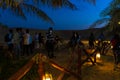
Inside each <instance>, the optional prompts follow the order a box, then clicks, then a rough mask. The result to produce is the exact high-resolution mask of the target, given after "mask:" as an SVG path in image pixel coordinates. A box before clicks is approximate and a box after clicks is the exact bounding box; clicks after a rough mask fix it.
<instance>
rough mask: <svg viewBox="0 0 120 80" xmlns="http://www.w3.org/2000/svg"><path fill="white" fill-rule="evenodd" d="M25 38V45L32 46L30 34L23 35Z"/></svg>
mask: <svg viewBox="0 0 120 80" xmlns="http://www.w3.org/2000/svg"><path fill="white" fill-rule="evenodd" d="M23 38H24V42H23V43H24V45H29V44H30V34H29V33H25V34H24V35H23Z"/></svg>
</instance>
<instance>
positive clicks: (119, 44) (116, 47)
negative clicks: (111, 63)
mask: <svg viewBox="0 0 120 80" xmlns="http://www.w3.org/2000/svg"><path fill="white" fill-rule="evenodd" d="M111 43H112V46H113V54H114V59H115V69H116V68H117V65H118V63H119V62H120V36H119V34H117V33H116V34H114V36H113V38H112V40H111Z"/></svg>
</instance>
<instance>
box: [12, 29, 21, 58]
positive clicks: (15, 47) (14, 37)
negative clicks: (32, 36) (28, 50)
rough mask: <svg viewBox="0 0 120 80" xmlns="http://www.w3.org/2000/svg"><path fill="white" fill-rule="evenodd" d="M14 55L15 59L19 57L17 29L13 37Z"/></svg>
mask: <svg viewBox="0 0 120 80" xmlns="http://www.w3.org/2000/svg"><path fill="white" fill-rule="evenodd" d="M13 44H14V53H15V56H16V57H17V58H19V57H20V55H21V48H20V34H19V28H16V31H15V32H14V36H13Z"/></svg>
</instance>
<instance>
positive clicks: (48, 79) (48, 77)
mask: <svg viewBox="0 0 120 80" xmlns="http://www.w3.org/2000/svg"><path fill="white" fill-rule="evenodd" d="M43 80H52V74H48V73H46V74H45V75H44V76H43Z"/></svg>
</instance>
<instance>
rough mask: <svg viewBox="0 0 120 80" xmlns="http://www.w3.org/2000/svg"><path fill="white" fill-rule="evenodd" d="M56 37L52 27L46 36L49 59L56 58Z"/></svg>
mask: <svg viewBox="0 0 120 80" xmlns="http://www.w3.org/2000/svg"><path fill="white" fill-rule="evenodd" d="M54 46H55V44H54V35H53V29H52V28H51V27H50V28H49V30H48V33H47V34H46V50H47V52H48V57H49V58H53V57H55V56H54Z"/></svg>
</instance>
